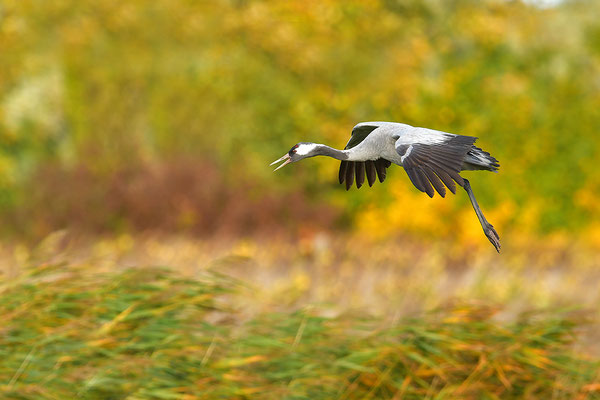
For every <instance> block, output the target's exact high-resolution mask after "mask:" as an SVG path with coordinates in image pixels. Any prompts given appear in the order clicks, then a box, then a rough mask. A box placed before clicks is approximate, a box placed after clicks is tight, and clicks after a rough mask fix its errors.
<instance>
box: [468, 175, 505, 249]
mask: <svg viewBox="0 0 600 400" xmlns="http://www.w3.org/2000/svg"><path fill="white" fill-rule="evenodd" d="M464 181H465V184H464V186H463V187H464V188H465V190H466V191H467V194H468V195H469V200H471V205H472V206H473V209H474V210H475V214H477V218H478V219H479V223H480V224H481V227H482V228H483V233H485V236H487V238H488V239H489V241H490V242H491V243H492V244H493V245H494V247H495V248H496V251H497V252H498V253H500V236H498V232H496V230H495V229H494V227H493V226H492V224H490V223H489V222H488V221H487V219H485V217H484V216H483V212H481V208H479V204H477V200H475V194H473V189H471V184H470V183H469V181H468V180H466V179H464Z"/></svg>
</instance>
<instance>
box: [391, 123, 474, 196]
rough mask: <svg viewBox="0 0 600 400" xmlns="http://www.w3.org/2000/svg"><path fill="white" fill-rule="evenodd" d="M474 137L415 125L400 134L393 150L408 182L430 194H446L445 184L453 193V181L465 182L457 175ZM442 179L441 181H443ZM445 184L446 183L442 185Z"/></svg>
mask: <svg viewBox="0 0 600 400" xmlns="http://www.w3.org/2000/svg"><path fill="white" fill-rule="evenodd" d="M475 140H477V138H476V137H473V136H461V135H453V134H451V133H445V132H439V131H434V130H431V129H425V128H416V129H414V130H413V131H411V132H405V133H403V134H402V135H400V138H399V139H398V140H397V141H396V151H397V152H398V154H399V155H400V157H401V160H402V166H403V167H404V170H405V171H406V173H407V174H408V177H409V178H410V180H411V182H412V183H413V185H415V187H416V188H417V189H419V190H420V191H421V192H425V193H427V194H428V195H429V197H433V195H434V193H435V192H434V190H433V188H435V190H436V191H437V192H438V193H439V194H440V196H442V197H444V196H446V187H448V189H450V191H451V192H452V193H454V194H456V185H455V183H454V182H456V183H458V184H459V185H460V186H463V185H464V180H463V178H462V177H461V176H460V175H459V173H460V171H461V169H462V165H463V160H464V158H465V155H466V154H467V152H468V151H469V150H470V149H471V148H472V146H473V143H475ZM442 182H443V183H442ZM444 185H446V187H444Z"/></svg>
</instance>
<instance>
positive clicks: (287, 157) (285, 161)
mask: <svg viewBox="0 0 600 400" xmlns="http://www.w3.org/2000/svg"><path fill="white" fill-rule="evenodd" d="M281 161H283V164H281V165H280V166H279V167H277V168H275V169H274V170H273V172H275V171H277V170H278V169H279V168H281V167H285V166H286V165H288V164H289V163H291V162H292V159H291V158H290V155H289V154H288V153H285V154H284V155H283V157H281V158H280V159H278V160H275V161H273V162H272V163H271V164H269V165H274V164H277V163H278V162H281Z"/></svg>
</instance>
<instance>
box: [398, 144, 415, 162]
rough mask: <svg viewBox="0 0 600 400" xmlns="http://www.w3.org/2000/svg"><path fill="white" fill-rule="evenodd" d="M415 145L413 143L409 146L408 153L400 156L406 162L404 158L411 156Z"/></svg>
mask: <svg viewBox="0 0 600 400" xmlns="http://www.w3.org/2000/svg"><path fill="white" fill-rule="evenodd" d="M412 149H413V146H412V144H411V145H410V146H408V149H407V150H406V153H404V155H403V156H402V157H400V161H402V162H404V159H405V158H406V157H408V156H410V153H411V152H412Z"/></svg>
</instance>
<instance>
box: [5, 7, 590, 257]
mask: <svg viewBox="0 0 600 400" xmlns="http://www.w3.org/2000/svg"><path fill="white" fill-rule="evenodd" d="M599 12H600V4H599V3H598V2H594V1H584V0H581V1H565V2H561V3H559V4H558V5H556V6H553V7H540V6H536V5H535V4H531V3H523V2H520V1H500V0H488V1H475V0H453V1H442V0H428V1H413V0H380V1H374V0H372V1H362V0H361V1H355V0H351V1H339V0H325V1H323V0H320V1H312V0H307V1H302V2H286V1H258V0H247V1H245V0H230V1H226V0H218V1H210V2H195V1H176V2H175V1H164V0H160V1H153V2H147V1H142V0H130V1H127V2H113V1H105V0H102V1H94V2H91V1H79V2H72V1H66V0H55V1H50V2H42V1H35V0H5V1H3V2H2V3H1V4H0V54H2V56H1V57H0V214H1V215H2V220H3V221H4V223H3V224H2V231H3V233H4V234H6V235H14V234H17V235H25V236H29V237H31V236H33V237H40V236H43V235H46V234H47V233H49V232H51V231H54V230H56V229H60V228H64V227H75V228H81V229H85V230H91V231H103V232H106V231H108V232H115V231H130V230H148V229H150V230H155V229H158V230H166V231H173V230H177V231H183V232H186V231H189V232H193V233H196V234H213V233H215V232H217V233H228V234H235V235H246V234H252V233H257V232H275V233H278V232H279V233H281V232H290V231H293V232H294V233H299V234H302V230H308V231H317V230H323V229H329V228H332V227H337V228H340V227H346V228H354V229H360V230H362V231H364V232H372V233H373V235H374V236H375V237H377V236H380V235H385V234H389V233H392V232H401V233H407V234H410V235H415V236H417V237H437V238H440V237H448V236H456V237H457V239H458V240H459V241H460V242H461V243H465V242H469V243H471V242H472V243H477V244H481V245H485V246H487V243H485V239H484V238H483V236H482V235H481V232H480V227H479V225H478V223H477V220H476V218H475V217H474V215H472V210H471V209H470V205H469V204H468V200H467V197H466V196H465V195H464V194H463V193H460V194H459V195H457V196H456V197H453V196H450V198H447V199H440V198H435V199H432V200H430V199H428V198H427V197H426V196H424V195H423V194H422V193H420V192H418V191H417V190H416V189H414V188H413V187H412V185H411V184H410V182H409V180H408V179H407V177H406V176H405V173H404V172H403V171H402V170H401V169H400V168H395V169H393V170H392V171H390V179H389V181H388V182H386V183H385V185H376V186H374V187H373V188H371V189H369V188H363V189H362V190H360V191H357V190H356V189H353V190H351V191H350V192H349V193H346V192H345V191H344V190H343V188H342V187H341V186H339V185H338V184H337V182H336V173H337V167H338V163H337V162H333V161H332V160H326V159H311V160H309V161H305V162H304V163H301V164H298V165H294V166H292V167H287V168H286V169H284V170H282V171H281V173H279V172H278V173H277V174H273V173H272V172H271V168H270V167H268V164H269V162H271V161H272V160H274V159H276V158H278V157H279V156H281V155H282V154H283V153H284V151H286V150H288V149H289V148H290V147H291V146H292V145H293V144H294V143H296V142H298V141H314V142H324V143H327V144H330V145H332V146H334V147H338V148H341V147H343V146H344V144H345V142H346V141H347V139H348V137H349V135H350V131H351V129H352V127H353V126H354V124H356V123H357V122H360V121H368V120H391V121H400V122H405V123H408V124H412V125H417V126H426V127H430V128H434V129H439V130H443V131H448V132H453V133H459V134H466V135H472V136H478V137H480V139H479V141H478V144H479V145H480V146H481V147H483V148H484V149H486V150H489V151H490V152H491V153H492V154H493V155H494V156H496V157H497V158H498V159H499V160H500V164H501V169H500V173H499V174H498V175H491V174H487V173H476V174H469V173H467V174H466V175H468V176H469V178H470V179H471V181H472V183H473V186H474V188H475V191H476V193H477V194H478V197H479V200H480V203H481V204H482V205H483V208H484V210H486V214H487V215H488V219H489V220H490V221H491V222H492V223H493V224H494V225H495V226H496V227H497V228H498V231H499V232H500V234H501V236H502V237H503V238H504V239H505V240H510V239H508V237H509V236H508V235H507V233H508V232H511V235H512V236H511V237H517V235H521V236H523V237H542V238H544V237H548V235H552V237H557V238H558V239H557V240H563V239H565V240H566V239H567V238H568V237H571V235H573V234H575V235H576V236H575V237H577V238H579V237H581V238H585V240H586V241H589V242H590V243H592V244H594V245H598V246H600V206H599V203H598V202H597V201H596V194H597V193H598V192H599V191H600V169H598V168H597V162H598V160H600V136H599V134H598V127H600V22H598V19H597V18H596V16H597V15H598V13H599ZM299 221H302V223H298V222H299ZM561 238H562V239H561Z"/></svg>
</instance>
